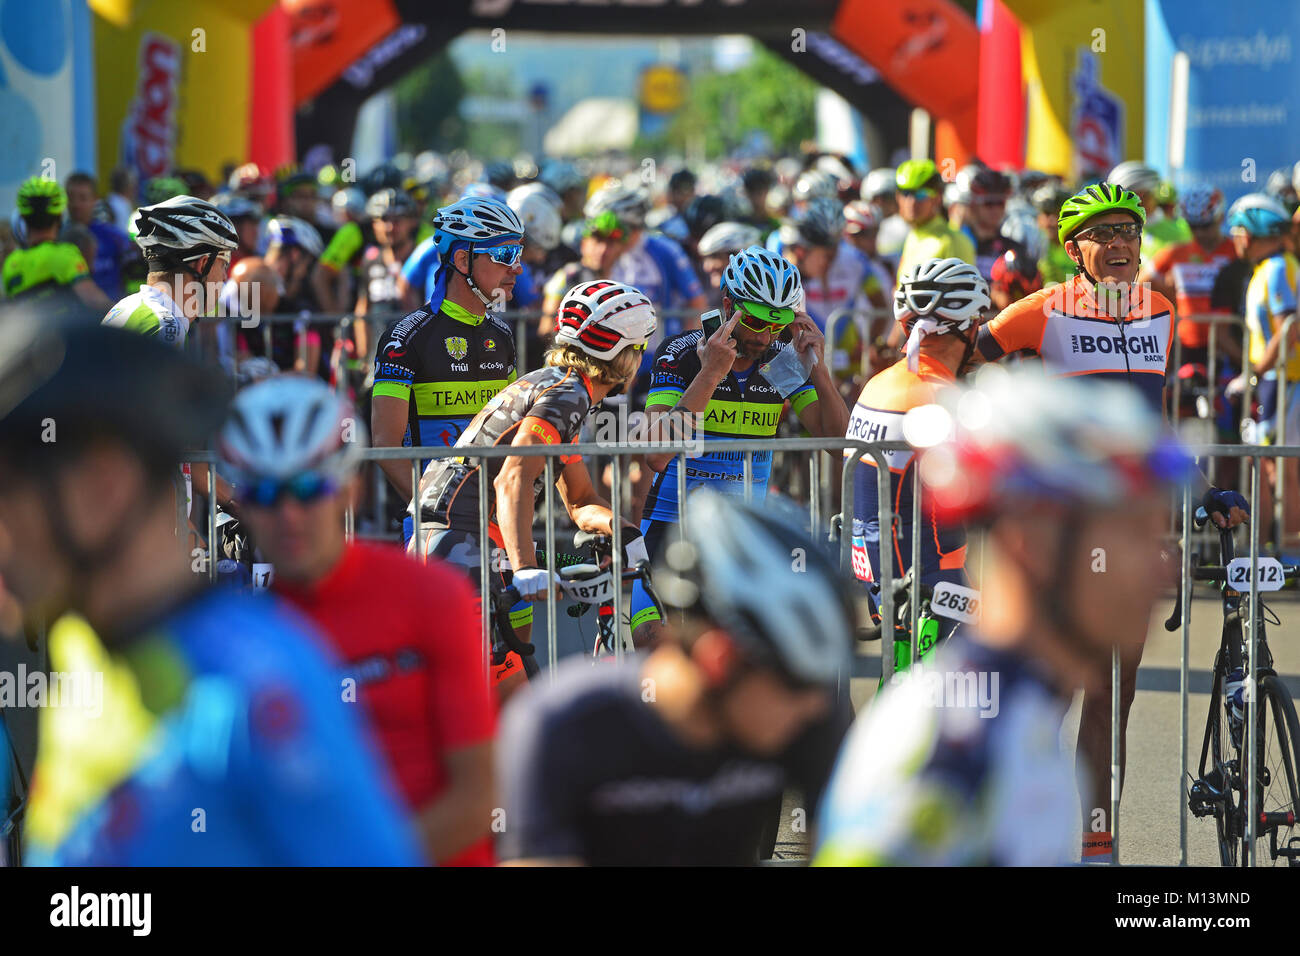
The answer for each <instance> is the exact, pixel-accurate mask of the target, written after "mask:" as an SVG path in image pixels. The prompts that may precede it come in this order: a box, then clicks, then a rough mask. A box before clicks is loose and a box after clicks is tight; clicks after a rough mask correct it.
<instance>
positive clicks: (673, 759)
mask: <svg viewBox="0 0 1300 956" xmlns="http://www.w3.org/2000/svg"><path fill="white" fill-rule="evenodd" d="M772 506H773V502H771V501H769V502H767V503H766V504H760V503H757V502H756V503H754V504H751V505H746V504H743V503H742V502H740V501H738V500H736V499H735V498H730V497H727V496H724V495H719V494H716V493H714V492H712V491H711V490H709V489H700V490H699V491H696V492H694V493H692V494H691V496H690V497H689V498H688V499H687V503H686V509H687V519H688V524H687V528H686V531H685V534H684V535H682V537H681V539H680V540H674V541H673V542H672V543H671V545H670V546H669V547H668V548H666V549H665V551H664V555H663V560H662V561H661V562H660V563H659V565H658V566H657V568H656V574H655V580H656V581H657V582H660V583H659V587H660V589H661V590H662V592H663V597H664V602H665V605H666V606H667V607H669V608H671V609H674V610H678V609H679V610H681V611H682V612H683V614H684V623H683V625H682V627H680V628H676V627H675V628H673V629H672V630H671V632H669V635H668V636H667V637H666V638H665V640H664V641H663V642H662V643H660V644H659V645H658V646H657V647H656V648H655V649H654V650H653V651H651V652H650V653H649V654H647V655H645V656H644V657H642V656H640V655H634V656H632V657H630V658H628V659H627V660H626V661H625V662H624V664H623V665H622V666H609V667H596V668H593V667H590V666H588V665H585V664H583V665H581V666H572V665H570V666H568V667H567V668H565V669H563V670H561V671H560V673H559V674H557V676H556V678H555V680H554V682H550V683H547V684H544V685H539V686H537V687H536V688H530V692H529V693H528V694H525V695H523V696H521V697H520V698H519V699H518V702H517V703H513V702H512V704H511V705H510V706H509V707H508V708H507V709H506V712H505V714H504V716H503V722H502V733H501V741H502V743H501V747H500V748H499V750H498V755H497V767H498V775H499V777H500V779H501V785H502V793H503V798H504V808H505V812H506V815H507V818H508V819H509V821H510V822H509V825H508V826H507V827H506V830H505V833H504V835H503V840H502V842H501V844H500V847H499V852H500V855H501V857H502V858H503V859H504V860H507V861H511V862H513V863H515V864H517V865H556V864H565V863H568V864H575V863H580V864H588V865H594V866H599V865H630V866H637V865H676V866H683V865H731V866H738V865H746V864H755V863H757V862H758V859H759V853H760V844H761V843H762V842H763V838H764V830H765V828H766V827H767V826H768V825H769V823H770V821H771V818H772V808H773V804H774V803H775V802H779V801H780V800H781V796H782V794H783V792H784V791H785V790H786V788H787V787H788V786H790V785H794V786H796V787H799V788H801V789H802V791H803V795H804V805H806V806H808V807H815V806H816V805H817V802H818V796H819V794H820V793H821V791H822V789H823V787H824V784H825V780H826V777H827V772H828V770H829V768H830V765H831V763H832V762H833V760H834V754H835V750H836V748H837V747H838V746H839V742H840V740H841V739H842V736H843V732H844V727H845V725H846V724H847V720H848V717H849V715H848V713H847V712H846V709H844V708H842V707H837V706H836V705H835V683H836V680H837V679H838V678H840V677H841V675H842V674H843V673H844V671H845V668H846V667H847V666H848V663H849V655H848V648H849V644H850V642H851V635H852V634H853V632H854V626H855V613H854V607H853V603H852V601H851V599H850V598H849V596H848V592H847V588H845V587H844V584H843V582H842V581H841V580H840V578H839V575H838V573H837V571H836V568H835V565H834V563H833V562H832V561H831V560H829V559H828V558H827V556H826V555H825V554H824V553H823V551H822V550H821V548H820V547H819V546H818V545H817V544H816V543H815V542H813V541H812V540H810V539H809V538H808V537H807V535H805V534H804V533H803V532H802V531H800V530H798V529H797V527H796V526H795V524H794V522H793V521H786V520H784V518H783V516H780V515H778V514H776V513H774V509H773V507H772ZM791 554H803V555H806V557H807V565H806V567H805V569H804V570H803V571H802V572H800V573H792V572H791V570H790V555H791ZM672 617H673V619H674V620H677V615H676V614H674V615H672ZM646 687H653V688H654V693H653V694H652V695H648V696H647V695H645V694H644V693H643V691H644V688H646Z"/></svg>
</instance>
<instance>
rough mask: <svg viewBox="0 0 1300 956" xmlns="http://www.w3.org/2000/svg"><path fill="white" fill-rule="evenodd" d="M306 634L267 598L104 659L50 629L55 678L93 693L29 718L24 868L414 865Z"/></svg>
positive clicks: (356, 732) (387, 789)
mask: <svg viewBox="0 0 1300 956" xmlns="http://www.w3.org/2000/svg"><path fill="white" fill-rule="evenodd" d="M309 628H310V625H309V624H307V623H306V622H305V621H304V620H303V619H302V618H299V617H297V616H296V615H294V614H293V613H292V612H291V611H289V610H287V609H286V608H285V607H284V606H283V605H281V604H279V602H278V601H276V600H275V599H273V598H269V597H266V596H262V595H246V594H237V593H232V592H229V591H223V590H213V591H207V592H204V593H201V594H200V595H198V596H196V597H194V598H192V599H190V600H189V601H187V602H186V603H185V604H184V605H183V606H181V607H180V608H178V609H177V610H175V611H173V612H172V613H171V614H169V615H168V616H167V617H166V618H164V619H163V620H161V621H160V622H158V623H157V624H154V625H152V626H150V627H148V628H146V629H144V630H142V631H140V632H138V633H137V634H136V635H135V636H134V637H132V638H129V639H127V640H123V641H116V642H114V643H113V650H112V651H111V652H109V651H106V650H105V649H104V646H103V645H102V644H100V643H99V640H98V638H97V637H96V636H95V634H94V633H93V632H92V631H91V629H90V627H89V626H88V625H87V624H86V623H85V621H83V620H82V619H80V618H77V617H75V616H72V615H65V616H64V617H63V618H62V619H60V620H59V621H58V622H57V623H56V624H55V626H54V628H53V629H52V630H51V632H50V637H49V647H50V660H51V667H52V669H53V670H55V671H56V672H58V673H60V674H63V675H73V677H77V676H81V677H84V678H85V679H86V680H88V681H89V683H88V684H83V685H82V686H83V687H88V688H89V690H90V691H91V692H90V693H88V694H84V695H83V696H82V697H81V698H80V699H78V698H77V697H76V695H69V697H68V699H67V701H66V705H62V706H47V707H46V708H44V709H43V710H42V712H41V728H40V730H41V736H40V741H41V743H40V751H39V753H38V756H37V762H36V771H35V773H34V775H33V779H32V791H31V803H30V807H29V810H28V814H27V827H26V841H27V844H26V860H27V861H28V862H30V863H32V864H34V865H47V866H48V865H69V866H87V865H108V866H329V865H358V864H364V865H390V866H403V865H418V864H420V863H422V862H423V860H422V858H421V854H420V851H419V844H418V842H417V838H416V835H415V832H414V830H413V828H412V827H411V826H410V824H409V821H408V820H407V818H406V816H405V812H404V811H403V810H402V809H401V806H402V804H401V801H400V799H399V798H398V796H397V794H396V791H395V790H394V789H393V787H392V786H391V784H390V782H389V780H388V777H387V771H386V770H384V769H383V765H382V764H381V762H380V761H379V760H378V759H377V758H376V757H375V756H374V755H372V753H371V751H370V749H369V743H368V741H367V739H366V737H365V734H364V729H363V727H362V726H361V725H360V724H359V723H358V722H359V721H360V720H361V717H360V712H359V711H358V710H357V709H356V707H355V705H354V704H350V703H347V702H345V701H344V699H343V697H344V695H343V693H342V687H343V683H342V677H343V675H342V674H341V672H336V671H335V669H334V664H333V660H332V658H330V657H328V656H327V655H328V652H327V650H326V649H325V645H324V643H323V642H321V643H318V642H317V640H316V639H315V638H314V637H313V635H312V632H311V631H310V630H309ZM95 675H99V678H98V680H99V682H100V685H101V686H100V690H99V692H98V693H95V692H94V690H95V683H96V682H95V680H94V678H95Z"/></svg>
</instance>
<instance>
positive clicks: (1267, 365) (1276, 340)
mask: <svg viewBox="0 0 1300 956" xmlns="http://www.w3.org/2000/svg"><path fill="white" fill-rule="evenodd" d="M1292 315H1294V313H1292V312H1287V313H1285V314H1283V315H1279V316H1278V317H1277V320H1278V322H1279V323H1280V324H1279V328H1278V331H1277V332H1274V333H1273V335H1272V336H1271V337H1270V338H1269V340H1268V346H1267V347H1266V348H1265V349H1264V357H1263V358H1261V359H1260V360H1259V364H1258V365H1256V366H1255V369H1254V371H1255V374H1256V375H1263V374H1264V373H1265V372H1268V371H1271V370H1272V368H1273V366H1274V365H1276V364H1277V356H1278V353H1279V352H1280V351H1281V350H1282V335H1281V324H1285V322H1286V320H1287V319H1289V318H1290V317H1291V316H1292ZM1297 338H1300V322H1297V323H1295V324H1293V325H1292V326H1291V331H1290V332H1289V333H1288V334H1287V343H1286V344H1287V349H1286V350H1287V353H1288V354H1290V352H1291V350H1292V349H1293V348H1294V347H1295V343H1296V339H1297Z"/></svg>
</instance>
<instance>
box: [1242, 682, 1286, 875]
mask: <svg viewBox="0 0 1300 956" xmlns="http://www.w3.org/2000/svg"><path fill="white" fill-rule="evenodd" d="M1260 691H1261V693H1262V696H1261V697H1260V712H1259V713H1260V730H1259V762H1260V770H1259V774H1258V777H1257V780H1256V786H1257V787H1258V788H1259V808H1260V811H1261V812H1262V813H1264V814H1266V815H1270V814H1272V815H1276V814H1290V815H1291V818H1292V822H1291V823H1289V824H1288V823H1285V822H1281V821H1278V817H1277V816H1272V817H1269V818H1268V819H1269V820H1270V822H1269V823H1267V824H1265V825H1257V830H1256V837H1255V865H1256V866H1288V865H1290V866H1300V860H1297V859H1295V858H1294V857H1292V856H1290V855H1288V854H1285V853H1283V854H1281V855H1279V853H1278V851H1279V850H1295V849H1296V848H1297V847H1300V830H1298V829H1297V828H1296V824H1295V822H1294V820H1295V815H1296V814H1300V787H1297V779H1296V775H1297V772H1298V771H1300V750H1297V747H1300V719H1297V717H1296V710H1295V703H1294V702H1293V701H1292V700H1291V693H1290V691H1288V690H1287V688H1286V685H1285V684H1283V683H1282V681H1281V679H1280V678H1278V677H1277V676H1276V675H1273V674H1269V675H1267V676H1265V677H1263V678H1262V679H1261V680H1260ZM1274 821H1278V822H1274ZM1243 838H1244V833H1243ZM1293 839H1294V840H1295V841H1296V846H1294V847H1293V846H1292V845H1291V841H1292V840H1293Z"/></svg>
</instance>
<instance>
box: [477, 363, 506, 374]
mask: <svg viewBox="0 0 1300 956" xmlns="http://www.w3.org/2000/svg"><path fill="white" fill-rule="evenodd" d="M505 367H506V363H505V362H484V363H483V364H482V365H480V366H479V368H480V369H482V370H483V371H485V372H487V371H494V372H500V371H503V370H504V369H505Z"/></svg>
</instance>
